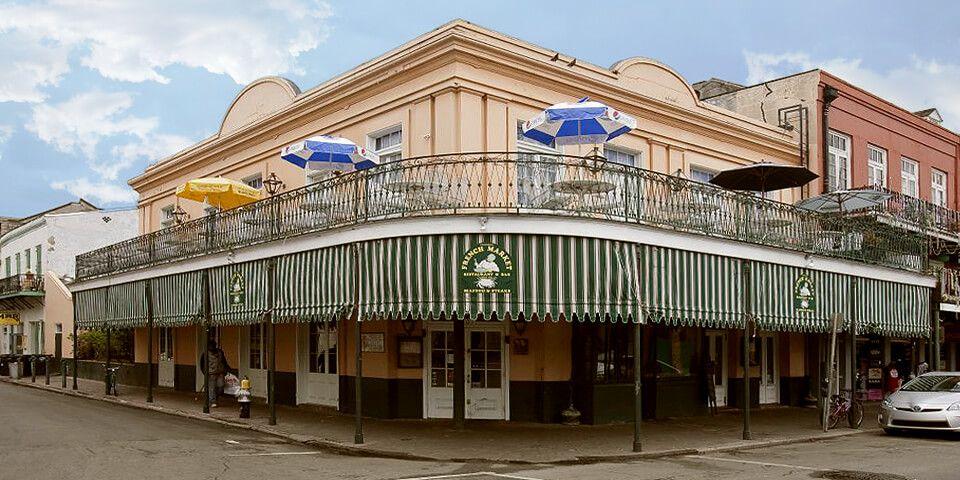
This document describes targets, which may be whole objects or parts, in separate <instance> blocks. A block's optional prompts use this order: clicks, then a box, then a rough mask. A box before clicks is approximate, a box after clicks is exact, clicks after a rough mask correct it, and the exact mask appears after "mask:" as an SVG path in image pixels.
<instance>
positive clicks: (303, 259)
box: [273, 245, 355, 323]
mask: <svg viewBox="0 0 960 480" xmlns="http://www.w3.org/2000/svg"><path fill="white" fill-rule="evenodd" d="M354 265H355V262H354V247H353V246H352V245H338V246H335V247H330V248H323V249H320V250H312V251H309V252H301V253H296V254H292V255H286V256H283V257H280V258H279V259H278V261H277V283H276V285H277V302H276V308H275V309H274V315H273V319H274V321H275V322H278V323H282V322H298V321H308V320H322V319H326V318H331V317H338V316H341V315H343V314H345V313H348V312H349V311H350V309H351V308H353V302H354V298H353V291H354Z"/></svg>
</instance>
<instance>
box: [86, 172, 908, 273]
mask: <svg viewBox="0 0 960 480" xmlns="http://www.w3.org/2000/svg"><path fill="white" fill-rule="evenodd" d="M459 214H484V215H497V214H501V215H510V214H526V215H551V216H562V217H568V218H589V219H602V220H607V221H612V222H624V223H630V224H640V225H646V226H652V227H657V228H664V229H671V230H677V231H683V232H689V233H694V234H699V235H707V236H712V237H718V238H724V239H730V240H737V241H742V242H749V243H753V244H759V245H766V246H770V247H778V248H784V249H789V250H793V251H798V252H806V253H811V254H817V255H825V256H830V257H836V258H845V259H850V260H855V261H861V262H869V263H874V264H879V265H885V266H890V267H895V268H900V269H905V270H912V271H923V270H924V269H925V268H926V266H927V243H926V241H925V240H924V238H923V237H922V236H920V235H914V234H910V233H909V232H904V231H903V230H901V229H898V228H895V227H894V226H890V225H883V224H879V223H877V222H876V220H875V219H873V218H869V217H849V216H848V217H847V218H843V219H841V218H839V217H837V216H835V215H826V214H819V213H814V212H810V211H806V210H801V209H798V208H796V207H794V206H792V205H787V204H783V203H779V202H775V201H770V200H766V199H762V198H758V197H756V196H753V195H747V194H743V193H738V192H733V191H729V190H723V189H720V188H717V187H715V186H713V185H709V184H703V183H699V182H694V181H691V180H687V179H684V178H679V177H674V176H670V175H666V174H662V173H658V172H653V171H649V170H643V169H640V168H635V167H630V166H624V165H618V164H614V163H608V162H604V161H602V160H589V159H584V158H582V157H572V156H563V155H545V154H525V153H473V154H457V155H445V156H431V157H418V158H410V159H403V160H399V161H395V162H391V163H388V164H384V165H380V166H378V167H375V168H373V169H370V170H365V171H362V172H355V173H351V174H347V175H341V176H338V177H334V178H330V179H327V180H325V181H323V182H321V183H317V184H313V185H309V186H306V187H303V188H300V189H296V190H291V191H287V192H283V193H281V194H279V195H276V196H274V197H272V198H268V199H264V200H261V201H259V202H256V203H253V204H251V205H248V206H245V207H241V208H237V209H233V210H228V211H224V212H220V213H217V214H213V215H209V216H206V217H203V218H198V219H195V220H192V221H189V222H186V223H183V224H180V225H175V226H172V227H169V228H166V229H163V230H159V231H156V232H152V233H148V234H145V235H141V236H139V237H135V238H132V239H130V240H127V241H124V242H121V243H117V244H114V245H109V246H107V247H103V248H100V249H98V250H94V251H91V252H88V253H84V254H82V255H79V256H78V257H77V278H78V279H89V278H94V277H99V276H103V275H109V274H113V273H118V272H124V271H130V270H135V269H139V268H144V267H148V266H152V265H159V264H163V263H167V262H170V261H176V260H182V259H186V258H191V257H198V256H202V255H207V254H211V253H215V252H223V251H228V250H232V249H236V248H240V247H246V246H250V245H256V244H261V243H266V242H271V241H276V240H282V239H286V238H291V237H294V236H298V235H304V234H308V233H314V232H322V231H325V230H330V229H334V228H338V227H344V226H351V225H358V224H363V223H368V222H375V221H379V220H387V219H398V218H400V219H402V218H408V217H422V216H442V215H459Z"/></svg>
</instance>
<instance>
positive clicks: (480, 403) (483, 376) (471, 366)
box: [466, 325, 506, 420]
mask: <svg viewBox="0 0 960 480" xmlns="http://www.w3.org/2000/svg"><path fill="white" fill-rule="evenodd" d="M498 326H499V325H498ZM467 338H468V342H467V347H468V349H467V361H468V365H467V394H466V398H467V412H466V413H467V418H479V419H491V420H502V419H504V418H506V417H505V409H504V405H505V402H504V365H503V357H504V352H503V334H502V333H501V332H500V331H499V330H489V329H483V330H468V331H467Z"/></svg>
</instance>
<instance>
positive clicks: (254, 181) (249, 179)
mask: <svg viewBox="0 0 960 480" xmlns="http://www.w3.org/2000/svg"><path fill="white" fill-rule="evenodd" d="M240 181H241V182H243V183H245V184H247V186H248V187H252V188H256V189H257V190H262V189H263V174H262V173H255V174H253V175H247V176H246V177H243V178H241V179H240Z"/></svg>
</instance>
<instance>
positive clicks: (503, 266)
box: [460, 243, 513, 294]
mask: <svg viewBox="0 0 960 480" xmlns="http://www.w3.org/2000/svg"><path fill="white" fill-rule="evenodd" d="M460 287H461V289H462V290H463V293H464V294H476V293H479V294H485V293H511V292H513V259H511V258H510V254H509V253H507V252H506V250H504V249H502V248H500V246H499V245H497V244H495V243H481V244H479V245H477V246H475V247H473V248H471V249H470V250H467V253H466V254H465V255H464V256H463V260H462V261H461V262H460Z"/></svg>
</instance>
